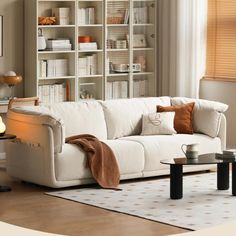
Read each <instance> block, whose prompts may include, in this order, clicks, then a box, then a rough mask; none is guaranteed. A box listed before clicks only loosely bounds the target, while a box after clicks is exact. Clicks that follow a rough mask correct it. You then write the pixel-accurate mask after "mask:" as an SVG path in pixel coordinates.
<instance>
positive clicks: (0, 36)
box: [0, 16, 3, 57]
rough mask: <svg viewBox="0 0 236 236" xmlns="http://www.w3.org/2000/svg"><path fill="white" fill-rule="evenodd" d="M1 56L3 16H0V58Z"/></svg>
mask: <svg viewBox="0 0 236 236" xmlns="http://www.w3.org/2000/svg"><path fill="white" fill-rule="evenodd" d="M2 56H3V16H0V57H2Z"/></svg>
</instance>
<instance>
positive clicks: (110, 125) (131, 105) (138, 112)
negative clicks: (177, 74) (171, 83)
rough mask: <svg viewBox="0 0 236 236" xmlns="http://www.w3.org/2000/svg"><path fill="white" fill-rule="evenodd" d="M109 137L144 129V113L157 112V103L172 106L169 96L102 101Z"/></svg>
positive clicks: (132, 133) (135, 133)
mask: <svg viewBox="0 0 236 236" xmlns="http://www.w3.org/2000/svg"><path fill="white" fill-rule="evenodd" d="M101 104H102V106H103V110H104V115H105V119H106V124H107V133H108V139H116V138H120V137H124V136H129V135H137V134H140V133H141V130H142V115H143V114H148V113H154V112H156V105H161V106H170V98H169V97H156V98H133V99H117V100H108V101H104V102H101Z"/></svg>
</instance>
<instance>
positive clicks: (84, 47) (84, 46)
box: [79, 42, 98, 51]
mask: <svg viewBox="0 0 236 236" xmlns="http://www.w3.org/2000/svg"><path fill="white" fill-rule="evenodd" d="M97 49H98V45H97V43H96V42H90V43H79V50H81V51H91V50H97Z"/></svg>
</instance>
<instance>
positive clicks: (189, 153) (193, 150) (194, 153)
mask: <svg viewBox="0 0 236 236" xmlns="http://www.w3.org/2000/svg"><path fill="white" fill-rule="evenodd" d="M184 147H186V151H184ZM198 148H199V144H198V143H193V144H183V145H182V146H181V149H182V151H183V153H184V155H185V156H186V157H187V158H188V159H196V158H198Z"/></svg>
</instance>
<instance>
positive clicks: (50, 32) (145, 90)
mask: <svg viewBox="0 0 236 236" xmlns="http://www.w3.org/2000/svg"><path fill="white" fill-rule="evenodd" d="M55 8H67V9H68V8H69V14H68V15H67V20H66V21H64V23H61V21H60V16H59V21H57V24H56V25H38V17H40V16H52V12H53V11H55V10H52V9H55ZM157 8H158V1H156V0H24V12H25V14H24V16H25V20H24V22H25V24H26V28H27V31H25V47H24V48H25V91H26V93H25V96H42V89H44V87H46V88H47V86H49V87H50V88H51V90H52V91H54V93H57V89H58V87H57V86H59V85H60V89H63V91H66V92H65V94H66V96H65V97H64V98H60V99H62V100H63V101H78V100H80V99H90V100H91V99H101V100H107V99H113V98H132V97H143V96H156V95H157V82H156V81H157V71H156V68H157V66H156V58H157V55H158V54H157V51H156V46H157V41H158V40H157V38H156V37H155V36H156V35H157V27H156V26H157V12H158V11H157ZM57 11H58V12H60V9H57ZM57 14H59V13H57ZM68 19H69V20H68ZM27 22H35V23H32V24H30V25H29V24H27ZM62 22H63V21H62ZM59 23H60V24H61V25H60V24H59ZM40 30H41V31H42V35H43V37H44V38H45V39H46V40H48V39H51V40H54V41H50V40H48V41H47V44H46V46H47V48H52V49H53V50H48V49H47V50H43V51H39V50H38V36H39V35H38V33H39V31H40ZM83 36H89V37H88V38H90V39H89V41H85V42H93V44H91V45H89V44H88V45H86V44H83V45H81V44H79V40H80V43H81V42H83V41H82V40H83ZM79 37H80V38H79ZM84 38H86V37H84ZM127 39H128V40H127ZM56 40H59V41H56ZM60 40H61V42H60ZM141 41H142V42H145V43H143V44H142V43H141ZM95 42H96V44H94V43H95ZM62 45H63V46H62ZM65 45H66V46H65ZM96 47H97V48H98V49H96V50H88V49H87V48H96ZM58 48H62V49H60V50H58ZM63 48H68V49H63ZM70 48H71V49H72V50H69V49H70ZM81 48H85V49H84V50H81ZM58 63H59V64H58ZM60 63H61V64H60ZM121 64H122V66H124V67H131V68H132V66H133V64H138V66H140V67H141V72H125V73H118V72H113V70H114V68H118V69H116V71H119V66H120V65H121ZM45 65H46V66H45ZM61 65H63V66H61ZM114 66H118V67H114ZM52 68H53V69H52ZM58 75H64V76H58ZM65 75H69V76H65ZM108 88H109V89H108ZM119 89H121V90H122V91H118V90H119ZM113 92H114V94H113ZM60 99H59V100H60ZM57 100H58V99H55V101H54V100H53V101H54V102H57ZM45 101H48V99H46V100H45V99H44V102H45Z"/></svg>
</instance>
